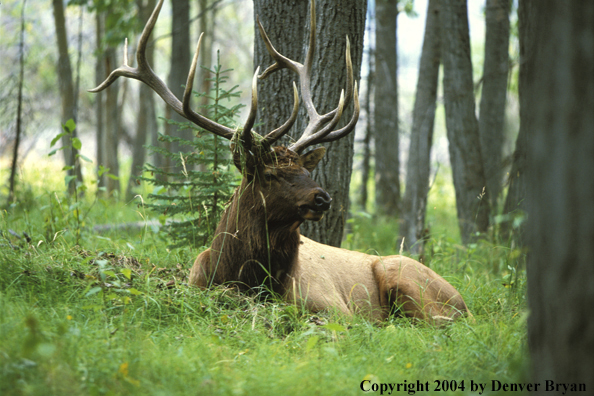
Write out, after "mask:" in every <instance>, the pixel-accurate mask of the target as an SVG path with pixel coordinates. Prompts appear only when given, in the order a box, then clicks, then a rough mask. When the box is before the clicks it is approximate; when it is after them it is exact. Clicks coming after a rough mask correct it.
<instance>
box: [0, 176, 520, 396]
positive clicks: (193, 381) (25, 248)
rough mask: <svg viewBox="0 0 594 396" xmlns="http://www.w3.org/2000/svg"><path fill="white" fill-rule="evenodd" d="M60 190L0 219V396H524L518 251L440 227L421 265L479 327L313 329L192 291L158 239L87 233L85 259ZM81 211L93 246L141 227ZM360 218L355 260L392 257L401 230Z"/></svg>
mask: <svg viewBox="0 0 594 396" xmlns="http://www.w3.org/2000/svg"><path fill="white" fill-rule="evenodd" d="M40 179H41V178H40ZM50 183H51V182H50ZM58 184H59V185H62V183H61V182H58ZM50 189H51V188H50V187H49V185H48V186H45V187H40V188H39V190H33V194H36V197H37V202H38V204H37V205H34V206H32V207H29V208H26V209H27V210H25V208H23V209H19V210H17V209H18V208H16V207H12V208H10V209H9V211H8V212H0V263H1V264H0V367H1V369H0V394H2V395H27V394H30V395H40V394H43V395H108V394H110V395H119V394H122V395H123V394H126V395H136V394H138V395H147V394H148V395H187V394H196V393H200V394H224V395H241V394H245V395H251V394H258V395H272V394H279V393H280V394H287V395H302V394H324V395H325V394H358V393H360V392H361V390H360V384H361V381H362V380H364V379H369V380H371V381H379V382H392V383H395V382H399V383H402V382H403V381H404V380H407V381H408V382H411V381H413V382H416V380H419V381H423V382H425V381H429V382H430V384H431V385H434V383H433V381H435V380H445V379H447V380H456V381H458V383H460V382H461V381H465V385H466V387H467V388H466V391H464V392H462V391H460V390H459V391H457V392H453V391H448V392H439V393H440V394H444V395H448V394H455V395H460V394H468V393H469V390H468V386H469V382H470V380H474V381H475V382H477V381H481V382H489V383H490V381H491V380H494V379H496V380H499V381H502V382H522V381H526V378H525V376H526V374H527V347H526V316H527V315H526V301H525V288H526V285H525V274H524V271H525V270H524V260H525V252H523V251H521V250H519V249H515V248H510V247H507V246H501V245H497V244H494V243H492V242H489V241H487V240H482V241H478V242H477V243H476V244H474V245H469V246H466V247H464V246H461V245H460V244H459V237H458V236H457V235H449V234H448V233H447V232H442V231H441V228H438V227H433V232H432V234H431V235H432V237H431V239H430V240H429V243H428V246H427V249H426V250H427V256H426V261H425V262H426V263H427V264H428V265H429V266H430V267H431V268H432V269H434V270H435V271H437V272H438V273H440V274H442V275H444V277H445V278H446V279H447V280H448V281H449V282H450V283H452V284H453V285H454V286H455V287H456V288H457V289H458V290H459V291H460V292H461V293H462V295H463V297H464V299H465V300H466V302H467V303H468V305H469V308H470V310H471V311H472V313H473V314H474V320H470V319H461V320H458V321H456V322H455V323H453V324H451V325H448V326H446V327H443V328H434V327H432V326H429V325H425V324H422V323H414V322H412V321H410V320H408V319H403V318H390V319H389V320H388V321H386V322H384V323H374V322H369V321H367V320H365V319H364V318H361V317H358V316H354V317H346V316H343V315H341V314H340V313H336V312H324V313H318V314H316V316H313V314H312V313H311V312H308V311H307V310H304V309H302V308H300V307H297V306H294V305H289V304H286V303H285V302H283V301H280V300H277V299H273V298H270V299H267V300H262V299H259V298H258V297H254V296H246V295H244V294H241V293H238V292H237V291H236V290H234V289H231V288H227V287H215V288H212V289H210V290H201V289H198V288H195V287H190V286H188V285H187V284H186V283H187V276H188V268H189V265H190V263H191V261H192V260H193V259H194V258H195V257H193V253H191V250H190V249H176V250H174V251H168V250H167V249H166V246H165V243H164V241H163V240H161V239H160V238H157V237H156V234H155V233H154V232H152V230H151V228H150V226H148V225H147V227H146V228H143V229H142V230H140V231H139V232H137V233H134V232H130V231H126V232H123V231H120V230H117V229H114V230H110V231H105V232H103V233H98V232H96V231H93V232H83V233H82V234H81V237H80V240H79V243H78V245H77V244H76V236H75V235H74V233H73V232H72V230H71V227H72V225H71V224H72V223H69V222H67V221H64V222H63V223H59V221H62V220H61V217H63V216H66V217H67V214H68V212H67V211H65V212H64V214H62V212H61V211H60V210H59V206H60V205H62V207H64V205H65V203H66V202H67V199H68V198H67V197H66V196H64V197H62V196H61V195H60V194H54V193H51V194H50V193H47V192H46V191H48V190H50ZM432 191H433V193H432V194H437V195H435V196H434V197H433V198H432V200H433V202H434V203H432V204H431V205H432V210H433V214H432V215H431V216H432V217H431V219H432V220H431V221H436V220H435V219H450V218H451V219H453V220H451V221H452V224H454V225H455V224H456V220H455V211H452V210H451V208H450V207H448V206H446V205H443V206H441V204H438V202H437V201H439V203H441V202H442V201H445V202H447V200H446V197H444V196H440V195H439V194H442V193H443V194H447V192H448V191H449V190H448V189H447V188H445V186H442V185H441V181H440V180H439V178H438V181H437V182H436V184H435V186H434V188H433V189H432ZM438 193H439V194H438ZM56 195H58V196H59V197H61V198H60V200H59V201H60V203H61V204H60V205H59V204H58V200H57V199H56V203H55V206H54V209H55V208H58V209H57V211H56V210H54V220H53V221H54V227H55V228H54V229H55V231H56V235H51V238H50V239H47V237H46V236H45V231H44V216H45V214H46V213H47V212H48V211H49V208H48V207H44V206H46V205H47V204H45V202H46V200H47V199H48V198H47V197H48V196H49V197H51V196H54V197H55V196H56ZM81 199H83V200H84V202H85V203H84V205H85V210H86V212H85V215H86V220H84V222H83V223H82V224H83V227H82V229H83V231H84V230H92V228H91V226H92V225H94V224H97V223H101V222H112V221H113V219H114V218H117V219H119V220H121V221H132V220H134V219H136V220H137V219H138V218H139V217H138V216H139V213H138V212H136V208H133V207H132V206H131V205H128V206H126V205H124V204H118V203H114V202H113V201H109V200H101V199H98V200H97V203H96V204H95V205H93V204H92V202H95V201H90V200H91V199H92V198H90V197H86V198H81ZM451 199H452V198H450V200H451ZM442 211H444V212H445V213H441V212H442ZM140 214H141V215H142V216H143V218H146V214H145V213H144V212H141V213H140ZM353 219H354V220H353V221H352V222H351V226H352V228H351V233H352V240H351V241H350V243H351V245H349V247H350V248H352V249H356V250H361V251H366V252H368V253H373V252H374V251H375V250H377V251H378V253H380V254H390V253H394V252H397V250H398V247H397V246H395V245H396V243H395V236H396V235H398V233H397V230H396V224H395V222H394V221H390V220H389V219H380V220H379V221H378V220H377V219H374V218H373V217H371V216H366V215H363V214H361V215H359V216H356V217H353ZM448 221H449V220H448ZM61 227H62V228H61ZM8 230H16V231H14V233H13V232H9V231H8ZM24 232H26V235H27V236H26V237H25V235H24V234H23V233H24ZM373 232H375V235H372V234H373ZM17 234H18V235H17ZM375 244H377V245H375ZM372 249H373V250H372ZM417 394H423V393H422V392H418V393H417ZM427 394H429V393H427Z"/></svg>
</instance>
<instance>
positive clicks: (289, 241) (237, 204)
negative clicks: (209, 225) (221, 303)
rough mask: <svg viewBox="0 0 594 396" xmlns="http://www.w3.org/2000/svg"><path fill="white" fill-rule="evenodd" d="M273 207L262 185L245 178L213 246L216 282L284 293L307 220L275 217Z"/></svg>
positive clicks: (212, 264) (221, 224) (212, 258)
mask: <svg viewBox="0 0 594 396" xmlns="http://www.w3.org/2000/svg"><path fill="white" fill-rule="evenodd" d="M269 206H270V205H268V206H267V205H266V197H265V195H264V194H263V193H262V192H261V189H260V188H259V186H256V185H255V184H254V183H253V182H250V181H248V179H246V178H245V177H244V178H243V179H242V182H241V185H240V186H239V187H238V188H237V189H236V190H235V193H234V194H233V198H232V200H231V203H230V205H229V206H228V207H227V209H226V210H225V212H224V213H223V215H222V216H221V221H220V222H219V225H218V227H217V231H216V233H215V238H214V240H213V242H212V245H211V268H213V269H215V268H216V274H215V275H214V276H215V283H223V282H224V281H225V280H227V281H228V280H229V279H233V280H235V281H238V282H239V287H240V289H249V288H254V287H258V286H260V285H264V286H266V287H268V288H270V289H272V290H273V291H274V292H276V293H279V294H283V293H284V291H285V290H284V283H285V281H286V278H287V275H288V274H290V273H291V272H292V270H293V267H294V266H295V264H296V261H297V255H298V251H299V239H300V233H299V225H300V224H301V222H302V221H303V220H298V219H286V220H284V221H283V220H279V219H275V218H274V217H273V216H271V213H270V211H271V210H274V208H271V207H269ZM213 272H214V271H213Z"/></svg>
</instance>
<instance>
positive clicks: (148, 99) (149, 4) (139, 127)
mask: <svg viewBox="0 0 594 396" xmlns="http://www.w3.org/2000/svg"><path fill="white" fill-rule="evenodd" d="M156 3H157V2H156V0H147V1H143V0H137V6H138V15H139V17H140V20H141V23H142V24H143V25H144V24H145V23H146V21H147V20H148V18H149V17H150V16H151V13H152V12H153V9H154V8H155V5H156ZM154 59H155V46H154V45H152V44H149V45H148V46H147V49H146V60H147V62H148V64H149V65H154ZM156 132H157V114H156V110H155V100H154V93H153V90H152V89H150V88H149V87H148V86H147V85H146V84H140V88H139V91H138V117H137V121H136V136H135V139H134V146H133V147H132V168H131V170H130V180H129V181H128V188H127V190H126V200H131V199H133V198H134V189H135V187H136V180H137V179H136V176H140V175H142V168H143V166H144V161H145V158H146V148H145V147H144V146H145V145H146V144H147V143H149V142H148V139H150V138H151V137H152V136H153V135H155V134H156Z"/></svg>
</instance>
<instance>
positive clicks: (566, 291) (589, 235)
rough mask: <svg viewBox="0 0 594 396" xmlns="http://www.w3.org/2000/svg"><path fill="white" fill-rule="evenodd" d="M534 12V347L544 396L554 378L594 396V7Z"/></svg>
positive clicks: (544, 5) (530, 206) (530, 166)
mask: <svg viewBox="0 0 594 396" xmlns="http://www.w3.org/2000/svg"><path fill="white" fill-rule="evenodd" d="M534 12H535V18H536V19H535V21H536V30H535V36H534V37H535V38H537V41H536V42H535V45H536V49H535V59H534V69H533V71H534V73H533V74H534V78H533V80H531V84H530V86H528V87H527V90H526V91H527V95H528V98H527V100H528V101H530V102H532V103H533V106H534V107H533V111H534V114H533V120H532V121H533V122H532V123H531V124H530V129H529V136H530V145H529V146H528V153H527V177H526V187H527V198H526V201H527V204H526V207H527V210H528V213H529V218H528V225H527V234H528V241H529V246H530V254H529V258H528V265H527V274H528V305H529V308H530V316H529V318H528V345H529V349H530V355H531V358H532V370H533V380H534V382H538V383H541V384H543V386H542V387H541V388H540V389H539V391H540V392H537V393H538V394H542V395H548V394H551V392H550V391H549V389H547V388H546V383H547V382H548V383H549V384H550V382H552V381H554V382H555V383H557V384H558V383H566V384H583V386H584V387H585V389H583V390H581V391H580V389H577V390H578V392H567V393H568V394H586V393H591V392H592V390H593V389H594V375H592V373H594V358H593V357H592V352H593V351H594V316H593V315H592V312H591V311H592V307H593V306H594V265H593V263H594V177H593V175H594V133H593V131H594V111H592V109H594V24H592V21H594V2H589V1H586V2H582V1H572V2H559V1H550V0H549V1H541V2H538V6H537V7H535V8H534ZM585 390H587V391H585ZM556 393H557V394H561V391H557V392H556Z"/></svg>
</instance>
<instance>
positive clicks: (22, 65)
mask: <svg viewBox="0 0 594 396" xmlns="http://www.w3.org/2000/svg"><path fill="white" fill-rule="evenodd" d="M26 3H27V0H23V4H22V5H21V35H20V36H21V38H20V41H19V88H18V96H17V119H16V137H15V139H14V148H13V154H12V165H11V167H10V187H9V189H8V200H7V206H8V205H10V203H11V202H12V200H13V198H14V190H15V176H16V168H17V162H18V158H19V146H20V143H21V129H22V109H23V83H24V75H25V57H24V54H25V4H26Z"/></svg>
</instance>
